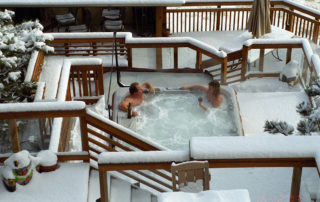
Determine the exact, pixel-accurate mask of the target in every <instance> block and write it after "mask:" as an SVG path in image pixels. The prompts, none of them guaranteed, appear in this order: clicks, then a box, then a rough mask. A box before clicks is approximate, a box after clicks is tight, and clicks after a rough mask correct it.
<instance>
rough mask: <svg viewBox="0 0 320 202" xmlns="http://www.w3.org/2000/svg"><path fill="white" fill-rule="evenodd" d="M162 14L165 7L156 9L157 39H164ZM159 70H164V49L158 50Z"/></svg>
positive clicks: (157, 61) (157, 63)
mask: <svg viewBox="0 0 320 202" xmlns="http://www.w3.org/2000/svg"><path fill="white" fill-rule="evenodd" d="M162 14H163V7H160V6H158V7H156V37H162ZM156 65H157V69H162V48H156Z"/></svg>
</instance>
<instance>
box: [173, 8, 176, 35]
mask: <svg viewBox="0 0 320 202" xmlns="http://www.w3.org/2000/svg"><path fill="white" fill-rule="evenodd" d="M174 14H175V12H173V13H172V18H173V21H172V26H173V27H172V30H173V33H175V27H176V26H174V24H175V17H174V16H175V15H174Z"/></svg>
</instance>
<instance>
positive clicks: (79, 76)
mask: <svg viewBox="0 0 320 202" xmlns="http://www.w3.org/2000/svg"><path fill="white" fill-rule="evenodd" d="M77 74H78V85H79V94H80V97H82V94H81V83H80V73H79V70H78V71H77Z"/></svg>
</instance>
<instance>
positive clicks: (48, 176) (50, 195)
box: [0, 163, 90, 202]
mask: <svg viewBox="0 0 320 202" xmlns="http://www.w3.org/2000/svg"><path fill="white" fill-rule="evenodd" d="M89 169H90V165H89V164H88V163H60V164H58V167H57V169H56V170H55V171H52V172H43V173H38V172H35V171H33V176H32V179H31V181H30V182H29V184H27V185H25V186H21V185H19V184H17V189H16V191H15V192H14V193H11V192H8V191H7V190H6V188H5V187H4V184H3V183H0V193H1V198H0V201H28V202H39V201H59V202H69V201H77V202H87V198H88V184H89V183H88V182H89V181H88V179H89ZM2 170H3V167H0V173H2Z"/></svg>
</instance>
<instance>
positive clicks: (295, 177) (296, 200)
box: [290, 167, 302, 202]
mask: <svg viewBox="0 0 320 202" xmlns="http://www.w3.org/2000/svg"><path fill="white" fill-rule="evenodd" d="M301 175H302V167H294V168H293V173H292V182H291V191H290V200H291V198H292V202H300V197H299V194H300V184H301Z"/></svg>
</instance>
